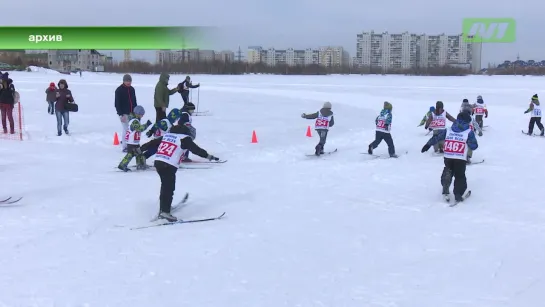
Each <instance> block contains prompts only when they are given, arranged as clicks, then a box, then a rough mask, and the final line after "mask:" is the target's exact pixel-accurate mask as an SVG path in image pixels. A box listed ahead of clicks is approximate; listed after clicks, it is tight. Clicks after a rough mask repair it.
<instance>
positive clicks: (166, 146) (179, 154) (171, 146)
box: [155, 133, 190, 167]
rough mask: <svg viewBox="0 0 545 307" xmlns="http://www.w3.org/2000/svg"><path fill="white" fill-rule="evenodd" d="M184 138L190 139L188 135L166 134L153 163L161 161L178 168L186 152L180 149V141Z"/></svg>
mask: <svg viewBox="0 0 545 307" xmlns="http://www.w3.org/2000/svg"><path fill="white" fill-rule="evenodd" d="M186 137H188V138H190V136H189V135H185V134H175V133H166V134H165V135H164V136H163V140H162V141H161V144H159V147H158V148H157V153H156V154H155V161H163V162H165V163H168V164H170V165H172V166H175V167H178V166H179V165H180V163H181V162H182V160H183V159H184V154H185V153H186V151H187V149H184V148H182V147H181V144H180V141H181V140H182V139H184V138H186Z"/></svg>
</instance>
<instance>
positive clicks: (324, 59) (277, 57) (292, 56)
mask: <svg viewBox="0 0 545 307" xmlns="http://www.w3.org/2000/svg"><path fill="white" fill-rule="evenodd" d="M247 61H248V63H264V64H266V65H268V66H275V65H289V66H296V65H313V64H318V65H323V66H342V65H348V63H349V62H350V56H349V54H348V52H347V51H346V50H344V48H343V47H320V48H318V49H312V48H307V49H293V48H288V49H285V50H284V49H283V50H279V49H275V48H269V49H263V47H260V46H252V47H248V52H247Z"/></svg>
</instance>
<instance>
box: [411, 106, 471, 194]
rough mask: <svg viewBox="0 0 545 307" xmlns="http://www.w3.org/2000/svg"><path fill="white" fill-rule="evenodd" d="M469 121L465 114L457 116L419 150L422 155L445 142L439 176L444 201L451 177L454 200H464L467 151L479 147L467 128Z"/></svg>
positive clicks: (467, 115)
mask: <svg viewBox="0 0 545 307" xmlns="http://www.w3.org/2000/svg"><path fill="white" fill-rule="evenodd" d="M470 121H471V117H470V115H469V114H468V113H467V112H462V113H460V114H458V117H457V119H456V121H455V122H454V124H452V126H451V127H450V128H448V129H446V130H442V131H441V132H440V133H439V134H437V135H434V136H433V137H432V138H431V139H429V140H428V142H427V143H426V145H424V147H422V150H421V152H422V153H424V152H426V151H428V150H429V149H430V147H431V146H433V145H434V144H437V143H438V142H439V141H444V142H445V145H444V147H443V150H444V155H443V156H444V164H445V167H444V168H443V173H442V174H441V185H442V186H443V197H444V198H445V200H446V201H450V184H451V183H452V177H453V176H454V191H453V192H454V199H455V201H456V202H460V201H463V200H464V193H465V191H466V190H467V179H466V166H467V163H466V159H467V151H468V149H471V150H476V149H477V148H478V147H479V145H478V143H477V139H476V138H475V133H473V131H472V130H471V128H469V122H470Z"/></svg>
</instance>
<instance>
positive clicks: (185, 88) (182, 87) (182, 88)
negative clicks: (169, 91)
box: [178, 76, 201, 106]
mask: <svg viewBox="0 0 545 307" xmlns="http://www.w3.org/2000/svg"><path fill="white" fill-rule="evenodd" d="M199 86H201V84H200V83H197V85H193V84H192V83H191V78H190V77H189V76H186V77H185V80H184V81H182V83H180V84H178V93H180V95H182V99H183V100H184V106H185V105H186V104H187V103H188V102H189V89H190V88H199Z"/></svg>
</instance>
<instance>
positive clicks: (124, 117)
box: [115, 74, 138, 152]
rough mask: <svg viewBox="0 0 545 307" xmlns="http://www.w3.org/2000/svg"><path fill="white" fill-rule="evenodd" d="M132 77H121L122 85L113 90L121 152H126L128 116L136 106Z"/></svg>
mask: <svg viewBox="0 0 545 307" xmlns="http://www.w3.org/2000/svg"><path fill="white" fill-rule="evenodd" d="M131 84H132V77H131V75H128V74H127V75H124V76H123V84H121V85H120V86H119V87H118V88H117V89H116V90H115V110H116V111H117V115H118V116H119V120H120V121H121V129H122V130H121V134H120V135H119V136H120V137H121V142H122V144H123V152H125V151H127V144H126V143H125V133H126V132H127V130H129V126H128V124H129V114H131V113H132V111H133V110H134V107H136V106H137V105H138V104H137V103H136V92H135V91H134V87H132V85H131Z"/></svg>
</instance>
